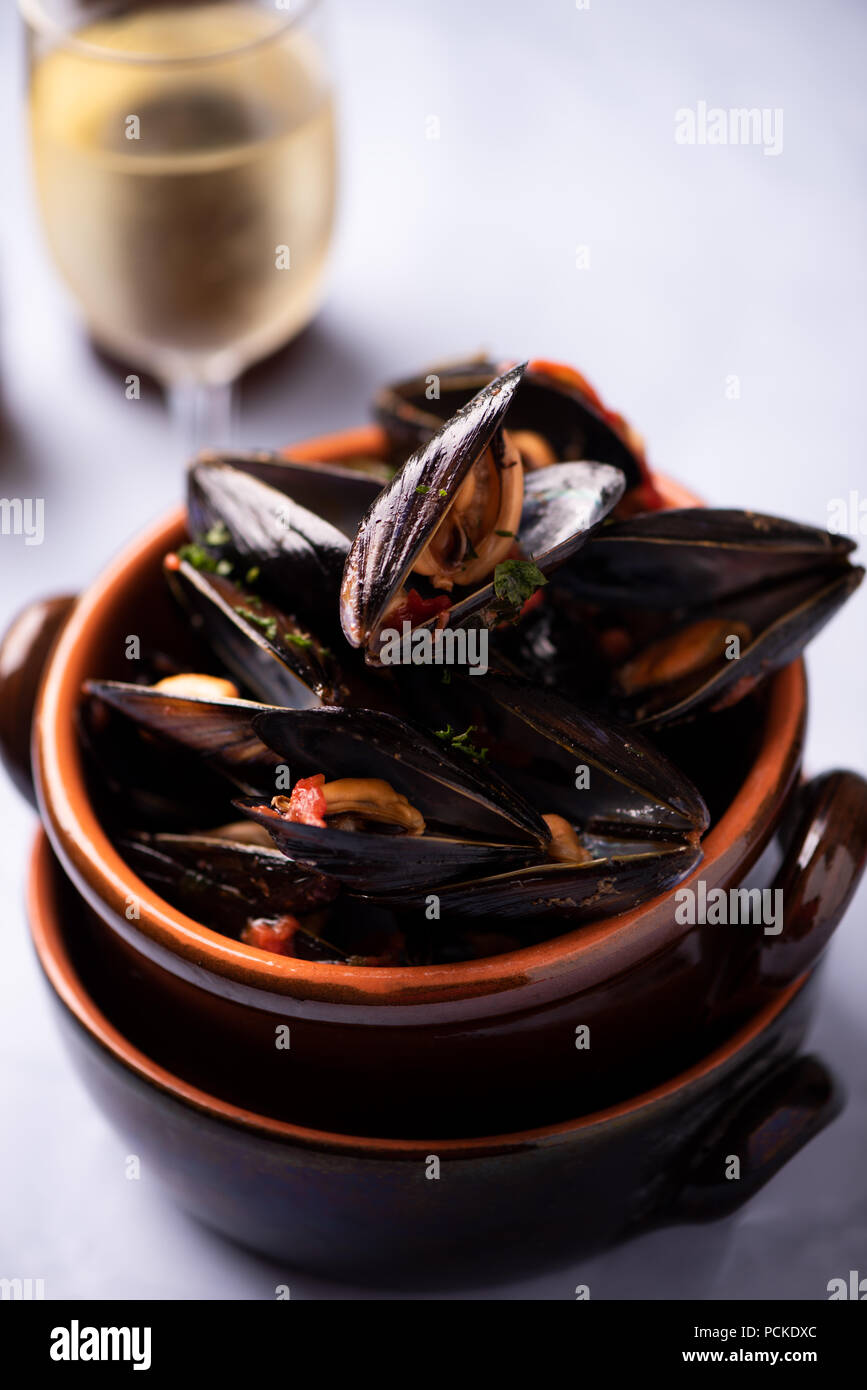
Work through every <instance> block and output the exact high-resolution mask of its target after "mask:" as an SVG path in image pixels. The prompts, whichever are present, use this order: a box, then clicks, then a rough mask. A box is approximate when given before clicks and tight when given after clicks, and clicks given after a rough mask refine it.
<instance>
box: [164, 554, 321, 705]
mask: <svg viewBox="0 0 867 1390" xmlns="http://www.w3.org/2000/svg"><path fill="white" fill-rule="evenodd" d="M165 573H166V577H167V579H168V581H169V585H170V587H171V589H172V592H173V593H174V595H175V597H176V598H177V600H178V602H179V603H180V604H181V606H182V607H183V608H185V609H186V611H187V613H188V615H189V618H190V621H191V623H192V624H193V626H194V627H195V628H197V629H198V630H199V631H200V632H201V634H202V635H203V636H204V638H205V640H206V641H207V642H208V644H209V645H210V646H211V648H212V649H213V651H214V652H215V653H216V654H217V656H218V657H219V659H220V661H221V662H222V663H223V665H224V666H225V667H226V669H227V670H228V671H229V672H230V673H231V675H232V676H233V677H234V679H235V680H236V681H237V682H238V683H239V684H240V685H241V686H243V687H246V688H247V689H248V690H250V691H252V693H253V694H254V695H255V696H256V698H257V699H258V700H262V701H264V702H265V703H266V704H270V705H288V706H290V707H296V706H297V707H299V708H304V707H307V706H311V705H317V704H334V703H336V702H338V701H339V700H340V699H341V698H342V695H343V685H342V680H341V674H340V671H339V669H338V667H337V665H336V663H335V661H334V658H333V656H332V655H331V653H330V651H329V650H328V648H326V647H324V646H323V645H322V644H321V643H320V642H319V640H318V639H317V638H316V637H315V636H313V634H312V633H310V632H309V631H308V630H307V629H306V628H305V627H303V626H302V625H301V624H299V623H298V622H297V620H296V619H295V618H294V617H290V616H288V615H287V614H286V613H284V612H282V611H281V610H280V609H279V608H277V607H276V606H275V605H274V604H272V603H269V602H268V601H267V600H265V599H262V598H260V597H259V596H258V595H257V594H251V593H249V592H248V591H247V590H245V589H244V588H242V587H241V586H240V585H239V584H236V583H234V581H233V580H231V579H227V578H226V577H225V576H223V575H220V574H212V573H208V572H207V571H204V570H200V569H196V568H195V567H194V566H193V565H191V564H189V562H188V561H186V560H177V557H170V558H169V560H168V561H167V563H166V566H165Z"/></svg>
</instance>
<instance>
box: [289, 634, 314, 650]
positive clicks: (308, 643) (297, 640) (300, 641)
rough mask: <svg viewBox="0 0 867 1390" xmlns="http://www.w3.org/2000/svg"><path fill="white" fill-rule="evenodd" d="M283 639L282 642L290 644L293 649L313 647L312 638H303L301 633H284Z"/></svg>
mask: <svg viewBox="0 0 867 1390" xmlns="http://www.w3.org/2000/svg"><path fill="white" fill-rule="evenodd" d="M283 639H284V641H286V642H291V643H292V645H293V647H312V646H313V638H312V637H305V636H304V635H303V633H301V632H284V633H283Z"/></svg>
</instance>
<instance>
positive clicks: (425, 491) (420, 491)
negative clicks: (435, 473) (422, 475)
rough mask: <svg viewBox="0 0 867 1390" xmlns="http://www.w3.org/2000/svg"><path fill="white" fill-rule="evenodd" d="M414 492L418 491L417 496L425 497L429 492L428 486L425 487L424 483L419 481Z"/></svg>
mask: <svg viewBox="0 0 867 1390" xmlns="http://www.w3.org/2000/svg"><path fill="white" fill-rule="evenodd" d="M416 492H417V493H418V495H419V497H427V495H428V493H429V492H430V488H429V487H426V486H425V484H424V483H419V485H418V487H417V488H416Z"/></svg>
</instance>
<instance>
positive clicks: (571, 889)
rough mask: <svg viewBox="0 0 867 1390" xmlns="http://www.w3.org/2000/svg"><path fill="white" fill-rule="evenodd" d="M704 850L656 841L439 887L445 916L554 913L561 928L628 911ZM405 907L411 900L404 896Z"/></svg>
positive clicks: (664, 887) (691, 865)
mask: <svg viewBox="0 0 867 1390" xmlns="http://www.w3.org/2000/svg"><path fill="white" fill-rule="evenodd" d="M701 857H702V856H701V850H698V849H694V848H693V847H692V846H690V845H684V844H671V845H666V844H657V845H655V846H653V847H652V848H649V847H645V848H643V849H642V850H641V851H640V852H638V853H632V854H625V855H611V856H610V857H608V858H600V859H593V860H589V861H588V862H587V863H584V864H554V863H547V864H540V865H534V866H531V867H530V868H527V869H519V870H517V871H513V872H511V873H504V874H498V875H495V876H491V877H488V878H477V879H470V880H467V881H464V882H460V883H449V884H444V885H443V886H442V887H441V888H438V889H437V896H438V898H439V906H440V912H441V914H442V917H443V918H446V917H449V916H451V915H454V916H457V917H496V918H500V919H502V920H504V921H505V920H510V919H511V920H514V919H516V918H521V919H522V920H524V921H526V922H530V921H536V920H538V919H540V918H548V917H550V918H555V919H557V920H558V921H560V922H562V925H563V929H564V930H565V929H567V928H568V927H570V926H574V925H577V924H578V923H581V922H588V921H598V920H599V919H601V918H605V917H611V916H614V915H615V914H616V913H618V912H628V911H630V910H631V909H632V908H635V907H637V906H638V904H639V903H644V902H647V901H649V900H650V899H651V898H654V897H656V896H657V895H658V894H661V893H666V892H668V891H669V890H670V889H672V888H674V887H676V885H677V884H678V883H682V882H683V880H684V879H685V878H687V877H688V876H689V874H691V873H692V871H693V870H694V869H695V868H697V867H698V865H699V863H700V862H701ZM394 901H395V902H398V903H400V905H401V906H404V905H406V906H410V905H412V901H411V899H408V898H407V899H405V898H404V897H403V896H402V895H400V896H398V897H396V898H394Z"/></svg>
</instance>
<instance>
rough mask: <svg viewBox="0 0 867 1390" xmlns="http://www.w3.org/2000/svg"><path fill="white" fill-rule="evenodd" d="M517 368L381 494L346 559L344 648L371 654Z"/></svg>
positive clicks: (501, 410)
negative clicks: (354, 648)
mask: <svg viewBox="0 0 867 1390" xmlns="http://www.w3.org/2000/svg"><path fill="white" fill-rule="evenodd" d="M523 370H524V369H523V367H515V368H513V370H512V371H511V372H507V373H506V375H505V376H502V377H499V378H498V379H497V380H496V381H494V382H491V383H490V385H488V386H486V387H485V389H484V390H483V391H480V392H479V394H478V395H477V396H475V397H474V398H473V399H472V400H471V401H470V402H469V404H468V405H466V406H465V407H464V408H463V409H462V410H460V411H458V413H457V414H456V415H455V416H453V418H452V419H450V420H448V421H447V422H446V424H445V425H443V427H442V429H441V430H440V431H439V433H438V434H437V435H435V437H434V438H433V439H432V440H430V441H429V443H427V444H426V445H425V446H424V447H423V448H421V449H420V450H419V451H418V452H417V453H415V454H413V455H412V457H411V458H409V459H407V461H406V463H405V464H404V466H403V468H402V469H401V470H400V472H399V473H398V474H397V475H396V477H395V478H394V479H393V481H392V482H391V483H390V484H389V485H388V487H387V488H384V489H383V491H382V492H381V493H380V494H379V497H378V498H377V499H376V501H375V502H374V503H373V505H372V507H371V508H370V510H369V511H368V512H367V515H366V516H365V517H364V520H363V521H362V523H361V526H360V527H359V530H358V533H357V535H356V537H355V540H354V541H353V543H352V548H351V550H350V552H349V555H348V557H347V560H346V565H345V568H344V572H343V580H342V585H341V591H340V622H341V626H342V628H343V631H344V634H345V636H346V639H347V641H348V642H350V643H351V645H352V646H354V647H364V648H365V649H367V650H368V651H372V652H373V653H374V654H375V650H376V646H377V634H378V631H379V628H380V626H381V622H382V619H383V617H384V615H385V613H386V611H387V610H388V609H389V607H390V606H391V604H392V602H393V601H394V599H395V598H396V596H397V595H398V594H399V593H400V590H401V589H402V587H403V585H404V582H405V581H406V580H407V578H408V577H409V574H410V571H411V570H412V567H413V564H414V563H415V561H416V560H417V559H418V557H419V555H420V554H421V552H422V551H423V550H424V548H425V546H426V545H427V544H428V541H429V540H430V538H431V536H432V535H433V534H434V532H435V531H436V529H437V527H438V526H439V524H440V522H441V521H442V520H443V517H444V516H445V514H446V512H447V511H448V510H449V508H450V506H451V505H452V502H453V500H454V497H455V494H456V492H457V489H458V488H459V486H460V484H461V482H462V481H463V479H464V478H465V477H466V475H467V473H468V471H469V469H470V468H471V467H472V465H473V463H474V462H475V461H476V459H478V458H479V456H480V455H481V454H482V453H483V452H484V451H485V449H486V448H487V447H488V445H489V444H490V443H491V441H492V439H493V437H494V435H495V433H496V431H497V430H498V428H499V426H500V424H501V423H502V419H503V416H504V415H505V413H506V411H507V410H508V407H509V402H510V401H511V399H512V396H513V394H514V392H515V388H516V387H517V385H518V382H519V381H520V379H521V373H522V372H523Z"/></svg>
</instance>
